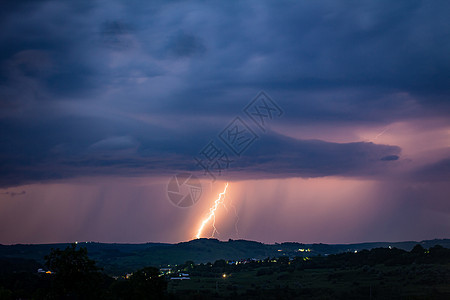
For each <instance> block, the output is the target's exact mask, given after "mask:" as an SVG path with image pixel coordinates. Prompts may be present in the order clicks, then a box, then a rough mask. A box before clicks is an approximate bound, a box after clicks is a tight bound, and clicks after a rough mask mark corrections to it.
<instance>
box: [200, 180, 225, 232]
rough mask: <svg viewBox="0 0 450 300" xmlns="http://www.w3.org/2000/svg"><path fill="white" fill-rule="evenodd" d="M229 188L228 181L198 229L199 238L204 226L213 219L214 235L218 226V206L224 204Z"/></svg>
mask: <svg viewBox="0 0 450 300" xmlns="http://www.w3.org/2000/svg"><path fill="white" fill-rule="evenodd" d="M227 188H228V182H227V184H226V185H225V188H224V189H223V192H222V193H220V194H219V197H217V199H216V200H215V201H214V205H213V206H212V207H211V208H210V209H209V215H208V217H207V218H205V219H204V220H203V221H202V224H201V225H200V227H199V229H198V231H197V235H196V238H197V239H199V238H200V237H201V235H202V231H203V228H204V227H205V225H206V224H208V223H209V222H210V221H211V219H212V220H213V223H212V226H213V232H212V235H211V237H214V233H216V232H217V230H216V226H215V224H216V210H217V208H219V205H221V204H223V201H224V199H225V194H226V192H227Z"/></svg>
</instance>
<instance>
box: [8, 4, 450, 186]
mask: <svg viewBox="0 0 450 300" xmlns="http://www.w3.org/2000/svg"><path fill="white" fill-rule="evenodd" d="M449 9H450V4H449V3H448V2H447V1H433V2H423V1H396V2H392V1H359V2H356V3H350V2H345V3H336V2H334V1H315V2H311V1H300V2H290V1H282V2H277V3H272V2H261V1H252V2H243V3H238V2H236V3H226V2H219V1H212V2H208V3H204V2H190V3H184V2H170V3H166V2H163V1H160V2H151V3H147V2H141V3H138V2H133V4H124V3H122V2H118V1H112V2H109V3H108V5H104V6H100V4H99V2H91V1H81V2H74V3H61V2H59V1H26V2H20V3H19V2H13V1H8V2H6V4H5V6H4V9H2V12H1V16H2V17H1V20H0V28H1V30H0V45H1V46H0V108H1V111H0V118H1V119H0V122H1V123H0V124H1V125H0V131H1V137H2V142H1V148H0V164H1V165H2V168H1V170H0V172H1V174H2V182H3V185H8V184H12V183H14V184H19V183H21V182H29V181H34V180H45V179H55V178H67V177H73V176H83V175H86V174H97V175H101V174H121V175H127V174H128V175H134V174H140V173H145V172H153V173H155V174H157V173H158V172H159V173H164V172H169V171H170V170H175V169H183V168H188V169H189V168H191V167H190V164H191V162H192V156H193V155H195V154H196V153H198V151H199V150H200V149H201V147H202V146H203V144H204V142H205V141H207V139H208V138H212V137H213V136H215V134H216V133H217V132H219V130H220V129H221V127H222V126H223V124H226V122H228V121H229V120H231V119H232V118H233V117H234V116H235V115H236V114H237V113H239V112H240V110H241V109H242V108H243V107H244V106H245V105H246V104H247V103H248V101H249V100H250V99H252V98H253V97H254V96H255V94H256V93H257V92H258V91H259V90H261V89H264V90H267V91H268V92H269V94H270V95H272V96H273V97H274V98H275V99H276V100H277V102H278V103H279V104H280V105H281V106H282V107H283V109H284V110H285V111H286V114H285V115H284V116H283V118H282V119H279V120H277V122H279V123H280V124H284V125H287V126H289V125H292V124H302V125H304V124H316V123H333V124H341V123H347V124H348V123H349V122H351V123H352V124H353V125H354V126H358V125H360V124H367V123H368V122H372V123H375V124H385V123H388V122H395V121H401V120H405V119H408V118H414V117H418V116H424V115H425V116H427V117H434V116H443V115H444V116H445V115H447V114H448V112H449V107H450V106H449V104H448V97H447V96H448V92H449V89H450V82H449V80H450V58H449V56H448V53H449V52H450V43H449V40H450V39H449V36H450V26H448V16H447V12H448V11H449ZM264 141H265V142H264ZM273 145H277V148H276V149H275V148H274V146H273ZM258 147H259V148H252V149H251V151H254V155H252V156H251V157H247V158H246V159H243V160H241V161H240V162H239V164H242V165H241V167H242V166H245V168H248V171H249V172H251V173H252V174H254V175H252V176H256V177H257V176H258V174H257V173H264V174H266V173H269V175H268V176H274V177H279V176H304V177H308V176H326V175H352V176H353V175H369V174H372V173H379V172H381V171H380V170H382V169H383V168H384V167H385V165H386V164H395V163H396V162H395V161H396V160H397V158H398V154H399V152H400V149H399V148H398V147H395V146H384V145H375V144H370V143H345V144H344V143H341V144H339V143H330V142H326V141H300V140H294V139H289V138H286V137H284V136H282V135H278V136H277V135H271V136H267V137H266V140H261V143H260V146H258ZM249 153H251V152H249ZM395 157H397V158H395ZM237 166H239V165H237ZM270 174H273V175H270ZM265 176H266V175H265Z"/></svg>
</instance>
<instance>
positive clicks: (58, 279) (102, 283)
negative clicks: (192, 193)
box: [0, 244, 450, 299]
mask: <svg viewBox="0 0 450 300" xmlns="http://www.w3.org/2000/svg"><path fill="white" fill-rule="evenodd" d="M448 264H450V249H447V248H443V247H441V246H434V247H431V248H429V249H424V248H423V247H422V246H420V245H417V246H415V247H414V248H413V249H412V250H411V251H409V252H408V251H405V250H400V249H396V248H392V249H390V248H375V249H372V250H362V251H359V252H357V253H353V252H352V253H341V254H333V255H328V256H316V257H311V258H306V257H293V258H289V257H287V256H282V257H278V258H270V257H268V258H266V259H263V260H252V259H247V260H242V261H238V262H231V261H226V260H217V261H215V262H214V263H206V264H195V263H194V262H193V261H188V262H186V263H185V264H182V265H178V266H177V267H173V269H172V272H171V274H169V275H163V274H161V273H160V270H159V269H158V268H155V267H146V268H143V269H140V270H136V271H135V272H133V273H132V274H131V275H130V276H128V278H125V277H121V278H113V277H110V276H108V275H106V274H105V273H104V272H103V271H102V270H101V269H100V268H99V267H97V265H96V262H95V261H94V260H92V259H90V258H89V257H88V253H87V250H86V248H80V247H77V245H75V244H72V245H71V246H69V247H67V248H66V249H64V250H60V249H52V250H51V252H50V253H49V254H48V255H47V256H46V257H45V265H43V266H41V265H40V264H39V263H37V262H35V261H34V260H27V259H19V258H10V259H9V258H8V259H5V258H2V259H1V260H0V299H194V298H195V299H202V298H203V299H207V298H228V297H231V296H230V295H232V297H233V298H241V297H242V298H259V299H261V298H272V297H274V298H276V297H281V296H282V295H284V296H286V297H301V296H310V297H313V298H314V296H317V297H319V298H321V297H323V298H333V297H335V298H339V297H338V296H337V294H333V291H332V290H329V293H328V294H323V293H324V289H322V290H321V292H320V294H316V292H317V291H314V290H312V289H308V288H301V287H300V286H299V287H298V288H292V287H291V286H289V285H287V284H286V285H285V286H284V287H281V286H280V287H279V288H274V289H272V290H264V291H261V290H258V289H256V288H255V289H246V290H245V291H240V290H239V287H237V285H229V287H227V288H228V289H229V290H230V294H220V293H218V292H214V293H212V292H211V291H209V290H206V289H205V291H201V289H197V290H182V289H179V290H178V291H173V290H169V289H168V283H169V282H170V277H172V276H178V274H180V273H188V274H189V276H190V277H191V278H193V279H194V278H196V279H197V281H199V280H200V279H201V278H203V279H206V280H207V279H208V278H210V279H214V280H215V278H221V277H222V276H224V277H225V276H228V275H231V274H239V273H245V272H248V274H251V277H252V280H253V281H256V282H257V280H259V279H261V278H265V280H266V281H267V278H275V279H276V280H281V282H282V281H283V279H286V280H288V279H289V278H291V277H292V276H294V275H292V274H303V273H301V272H304V271H305V270H321V269H324V270H330V271H327V274H328V275H327V280H328V281H330V282H331V283H336V282H337V281H339V276H342V274H343V273H342V274H341V273H339V271H340V270H358V272H375V271H374V270H375V269H374V267H376V266H381V267H383V266H386V267H395V266H413V267H414V268H412V269H408V272H409V275H411V270H416V269H415V266H423V265H425V266H426V265H448ZM38 269H41V270H40V272H37V270H38ZM399 270H402V269H399ZM443 270H446V271H439V272H436V271H433V272H431V273H430V272H429V273H426V274H425V273H423V272H422V271H421V272H422V273H417V274H413V275H414V276H413V277H414V278H413V279H414V280H416V281H417V283H418V284H429V283H433V284H444V285H450V271H449V268H446V269H443ZM377 272H379V276H381V275H380V274H381V273H382V272H381V271H377ZM389 272H391V273H392V272H393V271H392V270H391V271H389ZM358 274H359V273H358ZM386 274H387V276H389V275H392V274H389V273H386ZM394 275H396V274H394ZM397 275H399V274H397ZM400 275H401V274H400ZM298 276H300V277H301V276H303V275H298ZM199 278H200V279H199ZM236 278H237V277H236ZM380 280H381V284H386V289H389V282H387V283H384V282H383V278H381V279H380ZM411 280H412V279H411ZM286 282H287V281H286ZM253 285H254V284H253V283H252V286H253ZM216 288H217V287H216ZM355 288H356V287H355ZM342 295H343V296H342ZM342 295H341V296H342V297H344V296H347V297H349V298H351V296H352V295H350V294H348V295H347V294H342ZM355 295H356V296H357V294H355ZM355 295H353V296H355Z"/></svg>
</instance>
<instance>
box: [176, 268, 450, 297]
mask: <svg viewBox="0 0 450 300" xmlns="http://www.w3.org/2000/svg"><path fill="white" fill-rule="evenodd" d="M263 269H268V270H270V269H272V268H267V267H262V268H256V269H254V270H248V271H241V272H235V273H225V276H223V274H222V275H220V274H218V276H217V277H210V276H191V280H171V281H170V282H169V286H168V292H169V293H171V294H174V295H176V296H177V297H178V298H180V299H183V298H186V299H188V298H189V299H191V298H192V297H193V296H194V297H195V298H199V299H202V298H205V299H206V298H211V297H216V298H233V299H279V298H280V297H289V298H291V299H292V298H309V299H311V298H312V299H450V284H449V283H450V264H445V265H436V264H433V265H418V266H415V265H408V266H385V265H375V266H372V267H369V266H363V267H359V268H352V269H350V268H339V269H335V268H333V269H327V268H324V269H303V270H298V269H294V270H290V271H276V270H275V271H273V273H271V274H264V273H266V272H264V271H262V272H261V270H263ZM261 273H263V275H260V274H261Z"/></svg>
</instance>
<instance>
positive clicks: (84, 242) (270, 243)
mask: <svg viewBox="0 0 450 300" xmlns="http://www.w3.org/2000/svg"><path fill="white" fill-rule="evenodd" d="M204 239H206V240H218V241H220V242H229V240H230V239H227V240H220V239H218V238H210V237H209V238H208V237H204V238H200V239H192V240H188V241H180V242H136V243H133V242H98V241H71V242H54V243H15V244H3V243H0V245H2V246H14V245H57V244H73V243H77V244H80V246H82V245H83V244H88V243H96V244H123V245H145V244H168V245H176V244H180V243H188V242H192V241H195V240H204ZM231 240H232V241H247V242H257V243H262V244H265V245H276V244H283V243H297V244H304V245H312V244H324V245H356V244H372V243H408V242H418V243H421V242H426V241H435V240H450V237H448V238H433V239H423V240H401V241H371V242H350V243H324V242H312V243H304V242H298V241H284V242H260V241H256V240H248V239H244V238H240V239H231Z"/></svg>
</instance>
